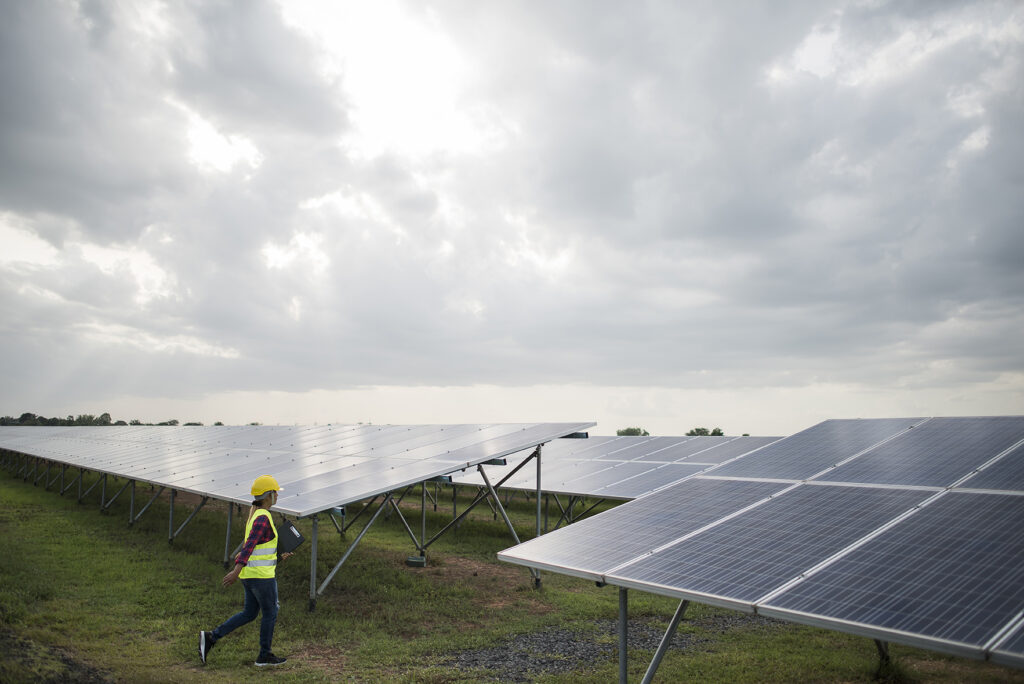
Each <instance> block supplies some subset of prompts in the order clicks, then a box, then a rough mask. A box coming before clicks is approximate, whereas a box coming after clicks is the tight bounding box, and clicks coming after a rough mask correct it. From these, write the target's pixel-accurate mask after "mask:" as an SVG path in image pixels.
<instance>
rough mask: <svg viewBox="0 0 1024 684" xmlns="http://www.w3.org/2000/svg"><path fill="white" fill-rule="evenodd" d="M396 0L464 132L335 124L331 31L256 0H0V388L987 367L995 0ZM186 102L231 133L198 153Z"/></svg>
mask: <svg viewBox="0 0 1024 684" xmlns="http://www.w3.org/2000/svg"><path fill="white" fill-rule="evenodd" d="M403 11H404V12H405V13H406V15H407V16H408V17H410V20H412V21H417V22H420V23H421V25H423V26H428V27H431V30H435V31H439V32H440V33H441V34H442V35H443V36H444V38H445V39H446V40H448V41H450V44H451V45H453V46H454V49H455V50H456V51H457V52H458V53H459V55H460V56H461V57H462V58H463V59H465V60H466V63H467V64H469V65H470V66H471V69H470V73H471V77H470V80H469V81H467V82H466V83H463V84H461V87H462V90H461V91H460V92H459V106H460V107H461V108H462V111H465V112H474V113H475V116H477V117H478V118H479V119H480V120H482V121H483V122H484V123H485V124H486V125H487V126H489V127H490V128H491V129H493V130H494V131H496V133H495V135H496V137H497V140H498V142H497V143H494V144H492V145H490V146H489V147H486V148H482V149H480V150H463V149H436V150H434V151H432V152H430V153H429V154H426V155H423V154H419V155H415V154H403V153H402V151H401V150H394V151H387V152H379V153H375V154H372V155H369V156H368V155H366V154H357V153H356V152H355V151H354V149H353V148H352V147H351V139H352V136H358V134H359V130H358V123H357V120H358V117H356V116H354V112H357V111H358V108H359V106H360V102H358V101H356V100H354V99H353V98H354V97H355V95H353V94H352V93H351V92H349V91H348V90H346V78H347V77H348V74H347V73H346V72H345V68H346V67H345V65H344V64H343V65H342V67H341V69H342V73H341V75H340V76H336V75H332V72H331V71H329V70H327V69H325V68H324V63H325V55H324V54H323V52H322V50H323V49H324V46H323V45H322V44H320V43H317V42H315V41H313V40H312V39H311V38H310V37H309V36H308V35H306V34H305V33H304V32H303V31H301V30H299V29H297V28H295V27H293V26H291V25H289V24H287V23H286V22H285V21H284V20H283V18H282V16H281V14H280V11H279V7H278V6H277V5H275V4H271V3H269V2H259V3H249V2H242V3H228V2H223V3H186V4H178V5H172V6H163V5H154V6H153V8H150V7H148V6H145V5H138V6H133V7H131V8H124V7H121V6H118V5H113V4H109V3H103V2H84V3H80V4H78V5H46V4H32V3H28V4H26V3H20V4H17V5H15V6H14V7H12V8H9V12H8V15H9V16H8V18H7V20H6V21H5V22H4V23H3V25H2V26H0V88H2V89H3V92H4V94H5V96H4V97H3V98H0V159H2V160H3V161H2V162H0V222H4V223H6V224H8V226H9V230H11V231H15V232H14V233H10V234H11V235H17V236H20V237H19V238H18V239H28V238H26V237H25V236H28V235H34V236H37V237H39V238H41V239H42V240H44V241H45V242H46V243H49V244H50V245H52V246H53V247H54V248H55V250H56V251H55V252H54V254H55V255H56V256H53V257H52V259H51V260H50V261H44V262H40V263H32V262H30V261H29V262H25V261H22V262H18V261H13V260H0V314H2V315H3V320H4V323H3V324H0V325H2V329H3V331H4V334H3V339H2V341H0V355H2V357H3V358H5V359H8V360H7V361H5V362H4V371H5V373H6V374H7V377H9V378H11V379H12V381H11V382H10V383H8V384H7V385H6V387H7V389H6V390H5V392H4V393H3V395H2V396H3V397H4V401H5V403H7V404H9V405H11V407H10V409H9V410H11V411H15V410H19V409H21V408H23V407H22V405H21V403H20V402H23V401H26V400H27V399H25V398H26V397H28V398H34V399H33V400H36V401H44V400H52V398H53V397H56V396H57V395H58V394H60V395H61V396H64V397H77V398H80V399H81V400H83V401H84V400H92V399H93V398H96V400H99V399H101V398H103V397H104V396H106V397H118V396H124V395H135V396H168V397H174V396H184V397H187V396H201V395H203V394H205V393H211V392H218V391H230V390H235V389H238V390H272V389H278V390H287V391H295V392H302V391H305V390H309V389H335V388H344V387H351V386H358V385H363V384H394V385H421V384H433V385H462V384H479V383H493V384H498V385H529V384H537V383H559V382H562V383H579V382H594V383H598V384H606V385H615V384H634V385H660V386H667V387H679V386H685V387H694V386H701V387H711V388H716V387H718V388H720V387H744V386H755V387H756V386H801V385H804V384H809V383H815V382H848V383H854V384H856V383H862V384H864V385H865V386H887V387H888V386H909V385H916V386H930V385H935V386H954V385H956V384H957V383H967V382H987V381H990V380H991V379H993V378H996V377H1000V376H1004V377H1005V376H1006V375H1007V374H1011V375H1012V374H1016V377H1018V380H1017V381H1016V382H1017V383H1018V385H1019V382H1020V381H1019V375H1020V373H1021V371H1022V369H1024V354H1022V353H1021V352H1020V350H1019V347H1020V345H1019V344H1015V340H1016V339H1018V338H1019V336H1020V332H1021V330H1022V323H1024V321H1022V320H1021V314H1020V312H1021V311H1022V310H1024V306H1022V305H1024V302H1022V296H1024V269H1021V267H1020V264H1021V263H1024V240H1022V239H1021V233H1020V220H1021V217H1022V216H1024V200H1022V199H1021V197H1022V194H1021V193H1020V185H1021V164H1020V161H1019V160H1020V159H1021V158H1024V150H1022V147H1024V145H1022V135H1024V134H1022V131H1021V127H1020V126H1019V121H1020V120H1021V115H1022V108H1024V107H1022V103H1024V98H1022V88H1024V86H1022V85H1021V84H1022V83H1024V78H1021V63H1022V62H1021V60H1022V57H1024V49H1022V43H1024V41H1022V39H1021V34H1022V32H1024V16H1022V12H1021V10H1020V9H1019V7H1018V6H1017V5H1015V4H1013V3H998V2H978V3H949V4H937V3H917V4H913V5H910V4H900V5H899V6H898V7H890V6H887V5H877V6H876V5H860V4H857V3H836V4H832V5H829V6H823V5H821V4H820V3H788V4H786V5H784V6H782V5H771V6H765V7H760V8H753V9H751V8H750V7H743V8H740V7H725V8H723V7H721V6H720V3H719V4H716V3H707V4H698V5H687V6H685V7H683V6H678V5H676V4H675V3H658V2H649V3H642V4H640V5H637V6H631V7H630V9H629V11H628V12H627V11H624V9H623V8H622V7H621V6H619V5H616V4H610V3H609V4H607V5H604V6H599V5H594V4H593V3H580V4H573V3H559V4H558V5H556V6H551V7H544V8H542V9H541V8H536V7H532V8H531V9H530V10H529V11H527V10H525V9H519V8H516V7H501V8H500V9H495V8H493V7H483V6H479V5H477V4H475V3H469V4H464V3H456V2H452V3H440V4H438V5H436V6H434V7H433V8H432V9H431V10H429V11H428V10H426V9H425V8H422V7H420V6H417V5H413V4H410V5H409V6H406V7H404V8H403ZM815 40H817V41H818V43H815V42H814V41H815ZM815 45H817V46H818V48H816V49H818V50H819V51H818V52H817V53H814V51H813V50H811V48H813V47H814V46H815ZM821 45H825V46H826V48H827V49H826V48H821ZM808 46H810V47H808ZM801 50H803V51H804V52H801ZM808 50H810V52H808ZM811 53H813V54H811ZM808 54H810V55H811V56H810V57H808V56H807V55H808ZM418 57H419V56H418V55H415V54H399V55H398V56H397V57H396V59H400V60H401V59H405V60H415V59H417V58H418ZM801 60H804V61H803V62H801ZM808 60H809V61H808ZM815 60H816V61H815ZM424 104H427V103H424ZM195 117H200V118H201V119H202V120H203V121H205V122H206V124H207V125H209V126H210V127H212V130H213V131H215V133H216V134H217V135H219V136H221V139H222V140H227V141H234V143H237V144H241V143H239V141H245V142H246V144H250V145H251V146H252V149H254V150H257V151H258V155H259V159H258V160H256V161H251V160H248V161H247V160H245V159H243V160H241V161H236V163H235V165H234V166H231V167H230V168H227V169H221V170H217V171H210V170H209V169H203V168H201V167H200V166H197V164H196V163H195V160H194V159H192V158H191V152H190V145H191V144H192V140H191V138H190V135H192V134H194V126H195V125H196V121H195ZM403 132H404V131H399V130H395V131H394V133H395V137H396V139H397V138H400V137H401V134H402V133H403ZM104 248H105V249H111V250H114V252H112V253H111V254H113V256H111V255H110V254H107V256H106V257H103V256H102V255H103V254H106V253H104V252H100V254H101V256H100V257H97V252H96V250H97V249H104ZM118 255H120V256H118ZM129 256H131V259H135V261H130V260H127V261H126V259H128V258H129ZM104 258H105V259H106V261H104ZM118 259H120V260H118ZM133 264H134V266H133ZM15 360H16V361H15ZM943 383H946V384H945V385H943ZM13 404H18V405H17V406H14V405H13Z"/></svg>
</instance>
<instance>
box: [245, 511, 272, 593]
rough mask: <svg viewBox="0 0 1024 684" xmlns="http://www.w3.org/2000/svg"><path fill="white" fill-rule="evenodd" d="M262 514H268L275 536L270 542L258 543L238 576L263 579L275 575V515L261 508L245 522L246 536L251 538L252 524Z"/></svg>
mask: <svg viewBox="0 0 1024 684" xmlns="http://www.w3.org/2000/svg"><path fill="white" fill-rule="evenodd" d="M261 515H265V516H267V520H269V521H270V529H271V530H273V531H274V538H273V539H271V540H270V541H268V542H264V543H262V544H257V545H256V548H254V549H253V550H252V555H251V556H249V562H248V563H246V564H245V567H244V568H242V572H240V573H238V576H239V577H240V578H242V579H262V578H269V577H273V576H274V569H275V568H276V567H277V527H275V526H274V517H273V516H272V515H270V511H268V510H266V509H265V508H259V509H257V510H256V512H255V513H254V514H253V515H252V517H251V518H249V522H247V523H246V524H245V538H246V539H248V538H249V533H250V532H252V524H253V523H254V522H256V518H258V517H259V516H261Z"/></svg>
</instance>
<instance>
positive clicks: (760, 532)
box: [609, 485, 931, 604]
mask: <svg viewBox="0 0 1024 684" xmlns="http://www.w3.org/2000/svg"><path fill="white" fill-rule="evenodd" d="M930 495H931V492H922V491H910V490H900V489H879V488H869V487H840V486H816V485H803V486H800V487H798V488H796V489H793V490H791V491H788V492H786V493H784V494H782V495H780V496H778V497H776V498H774V499H772V500H770V501H768V502H766V503H764V504H762V505H761V506H758V507H756V508H753V509H751V510H749V511H746V512H745V513H743V514H742V515H739V516H737V517H735V518H732V519H730V520H727V521H725V522H723V523H722V524H720V525H716V526H715V527H712V528H711V529H709V530H705V531H704V532H702V533H700V534H699V535H697V536H695V537H692V538H690V539H687V540H686V541H684V542H681V543H679V544H676V545H674V546H672V547H669V548H667V549H664V550H662V551H659V552H658V553H655V554H652V555H650V556H646V557H644V558H642V559H641V560H639V561H637V562H636V563H632V564H630V565H628V566H626V567H624V568H620V569H619V570H617V571H616V572H615V573H614V574H613V576H611V577H609V581H612V582H615V583H618V582H619V581H625V582H640V583H649V584H656V585H662V586H667V587H672V589H674V590H677V591H679V592H696V593H701V594H711V595H715V596H720V597H724V598H727V599H732V600H735V601H737V602H740V603H748V604H749V603H753V602H754V601H755V600H757V599H758V598H760V597H762V596H764V595H766V594H768V593H769V592H770V591H772V590H773V589H776V588H778V587H780V586H782V585H783V584H785V583H786V582H788V581H789V580H791V579H793V578H794V577H796V576H798V575H799V574H800V573H801V572H803V571H805V570H807V569H808V568H810V567H812V566H814V565H816V564H818V563H820V562H822V561H823V560H825V559H826V558H828V557H829V556H831V555H833V554H835V553H836V552H838V551H840V550H842V549H843V548H845V547H846V546H848V545H850V544H852V543H853V542H855V541H856V540H858V539H860V538H861V537H863V536H864V535H866V534H868V533H869V532H871V531H872V530H874V529H876V528H877V527H879V526H880V525H882V524H884V523H886V522H888V521H889V520H891V519H893V518H895V517H896V516H897V515H899V514H901V513H903V512H905V511H907V510H909V509H910V508H913V507H914V506H915V505H917V504H918V503H920V502H921V501H923V500H924V499H925V498H926V497H927V496H930Z"/></svg>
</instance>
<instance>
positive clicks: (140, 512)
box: [128, 487, 164, 525]
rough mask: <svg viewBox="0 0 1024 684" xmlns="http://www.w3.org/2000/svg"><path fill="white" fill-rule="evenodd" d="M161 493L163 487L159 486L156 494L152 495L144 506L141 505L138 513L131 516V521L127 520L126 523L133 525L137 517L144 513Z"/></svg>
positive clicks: (137, 519)
mask: <svg viewBox="0 0 1024 684" xmlns="http://www.w3.org/2000/svg"><path fill="white" fill-rule="evenodd" d="M163 493H164V488H163V487H161V488H160V489H158V490H157V492H156V494H154V495H153V498H152V499H150V500H149V502H148V503H147V504H146V505H145V506H143V507H142V510H141V511H139V514H138V515H136V516H135V517H133V518H132V519H131V521H129V523H128V524H129V525H134V524H135V523H137V522H138V521H139V518H141V517H142V514H143V513H145V512H146V511H147V510H149V507H150V506H152V505H153V502H154V501H156V500H157V497H159V496H160V495H161V494H163Z"/></svg>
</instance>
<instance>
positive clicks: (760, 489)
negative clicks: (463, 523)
mask: <svg viewBox="0 0 1024 684" xmlns="http://www.w3.org/2000/svg"><path fill="white" fill-rule="evenodd" d="M785 486H786V485H784V484H778V483H773V482H745V481H737V480H703V479H695V480H687V481H685V482H682V483H680V484H678V485H676V486H674V487H671V488H669V489H666V490H663V491H661V492H655V493H654V494H649V495H648V496H646V497H644V498H643V499H638V500H637V501H633V502H630V503H626V504H623V505H621V506H618V507H616V508H613V509H611V510H609V511H606V512H604V513H602V514H600V515H598V516H596V517H593V518H587V519H585V520H581V521H579V522H575V523H573V524H572V525H570V526H568V527H564V528H562V529H559V530H555V531H554V532H550V533H548V534H546V535H544V536H542V537H538V538H536V539H533V540H530V541H528V542H525V543H524V544H521V545H519V546H516V547H514V548H511V549H506V550H505V551H503V552H501V553H499V554H498V557H499V558H501V559H502V560H506V561H509V562H512V563H520V564H523V565H531V566H537V567H546V568H550V569H558V570H559V571H560V572H565V573H567V574H572V575H577V576H581V577H588V578H591V579H599V578H600V577H601V576H602V575H603V574H604V573H605V572H607V571H608V570H609V569H611V568H613V567H615V566H616V565H619V564H620V563H623V562H626V561H628V560H631V559H633V558H636V557H638V556H640V555H643V554H645V553H649V552H650V551H652V550H653V549H655V548H657V547H658V546H660V545H661V544H663V543H664V542H665V540H666V539H677V538H679V537H681V536H683V535H685V534H687V533H688V532H692V531H694V530H696V529H699V528H700V527H703V526H704V525H706V524H708V523H711V522H713V521H715V520H717V519H718V518H720V517H722V516H724V515H728V514H730V513H734V512H735V511H738V510H740V509H741V508H743V507H745V506H748V505H750V504H752V503H754V502H755V501H758V500H760V499H764V498H766V497H768V496H771V495H772V494H775V493H777V492H779V491H781V490H782V489H783V488H785Z"/></svg>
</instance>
